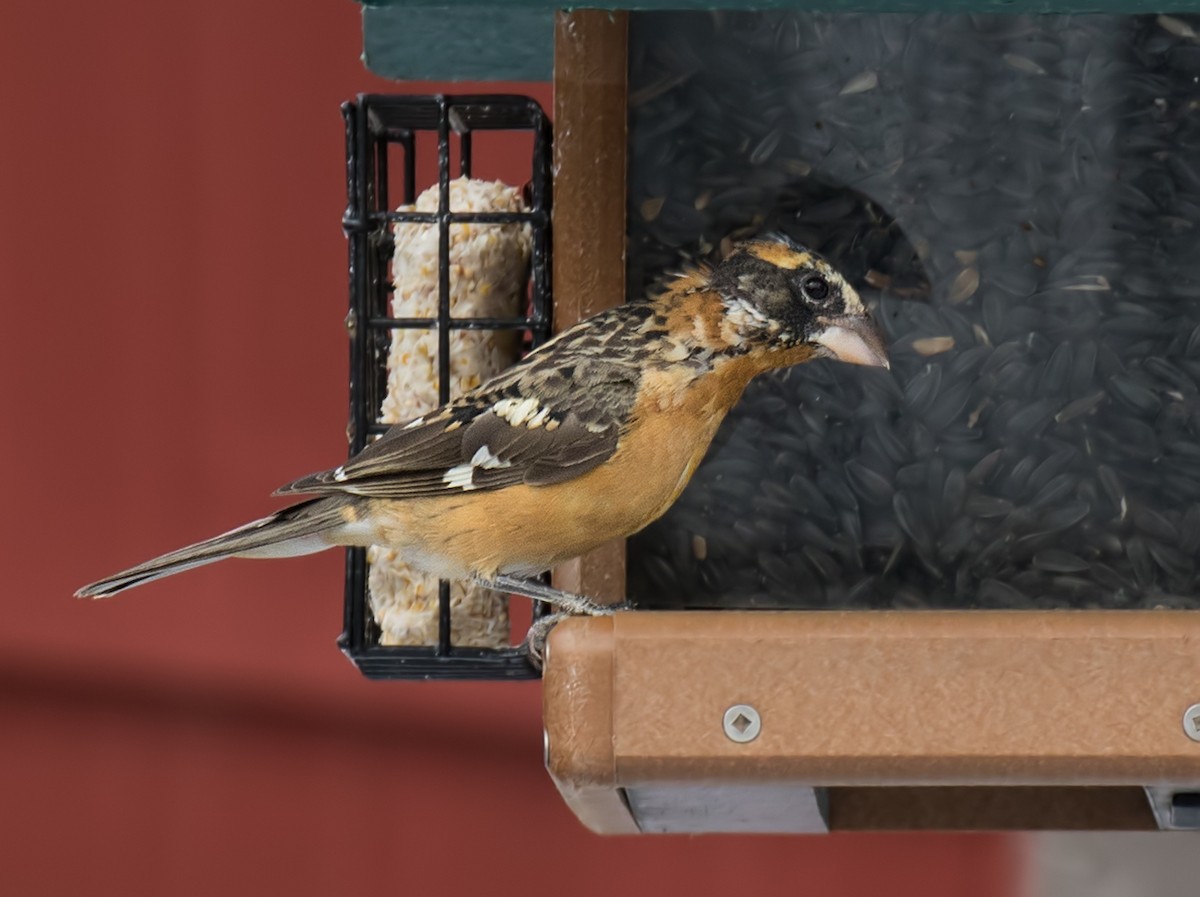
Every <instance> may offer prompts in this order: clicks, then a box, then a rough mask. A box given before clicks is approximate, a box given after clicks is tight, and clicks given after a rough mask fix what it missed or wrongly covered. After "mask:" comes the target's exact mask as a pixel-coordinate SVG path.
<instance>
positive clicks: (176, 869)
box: [0, 0, 1013, 897]
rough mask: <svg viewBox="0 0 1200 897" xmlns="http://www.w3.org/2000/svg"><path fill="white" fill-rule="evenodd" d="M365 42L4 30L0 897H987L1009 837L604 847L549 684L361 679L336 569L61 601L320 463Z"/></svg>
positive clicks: (1003, 870) (327, 424) (168, 25)
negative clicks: (577, 787)
mask: <svg viewBox="0 0 1200 897" xmlns="http://www.w3.org/2000/svg"><path fill="white" fill-rule="evenodd" d="M359 52H360V36H359V20H358V7H357V6H356V5H355V4H354V3H352V2H351V0H322V2H309V3H296V2H294V0H259V2H251V0H204V2H195V3H191V4H174V3H166V2H163V0H125V2H121V3H115V4H94V3H88V2H83V0H66V2H59V3H29V2H27V3H23V4H17V3H7V4H4V5H3V8H0V111H2V112H3V118H2V120H0V163H2V164H0V296H2V297H3V302H4V306H3V307H4V313H5V314H4V322H3V325H2V330H0V408H2V409H3V413H4V417H3V420H4V425H3V436H2V440H0V465H2V469H3V470H4V471H5V472H6V483H5V489H4V492H3V496H4V502H5V507H4V511H5V513H3V514H2V515H0V526H2V527H3V537H4V538H3V545H4V552H3V555H2V560H0V564H2V565H3V580H2V581H3V584H4V588H3V590H2V591H0V603H2V607H0V612H2V616H0V621H2V622H0V892H3V893H5V894H14V895H18V894H19V895H25V894H41V895H57V894H78V893H87V894H89V895H90V897H101V895H107V894H121V895H136V894H155V895H191V894H196V895H201V894H203V895H211V894H215V893H236V894H243V893H288V894H291V895H295V897H302V895H307V894H313V895H316V894H330V893H335V892H336V893H341V894H349V893H354V892H355V891H357V890H360V889H365V888H367V887H371V888H379V887H385V888H387V887H390V888H392V889H394V890H396V891H398V892H401V893H403V892H405V891H407V890H410V889H411V890H412V891H413V892H414V893H434V894H438V893H461V892H465V891H466V890H467V888H468V887H470V888H472V889H479V890H482V889H484V888H487V887H490V886H495V890H496V892H497V893H514V894H516V893H521V894H525V893H529V892H530V891H533V892H536V891H537V890H538V889H539V884H538V882H539V880H540V879H541V878H542V877H543V876H553V877H556V878H558V877H569V878H570V880H571V881H572V884H571V886H570V891H569V892H570V893H572V894H576V895H581V897H582V895H590V894H597V895H599V894H604V895H611V894H613V893H621V894H625V895H636V894H641V893H647V894H648V893H660V892H666V891H667V890H668V889H669V890H670V891H671V892H674V891H676V890H678V889H680V888H681V887H690V886H696V887H698V888H706V887H707V889H715V888H717V887H720V888H722V890H723V891H725V892H727V893H732V892H735V891H736V892H740V893H756V894H785V893H812V894H818V893H819V894H822V895H852V894H853V895H857V894H877V893H888V894H891V895H896V897H902V895H907V894H913V895H917V894H919V895H922V897H936V895H939V894H962V893H967V892H968V891H969V892H970V893H972V894H973V895H980V897H987V895H1001V894H1005V893H1009V892H1010V891H1011V880H1012V870H1011V867H1012V859H1013V856H1012V850H1011V848H1010V842H1007V841H1004V840H1002V839H998V838H987V837H971V836H961V837H922V836H904V837H887V836H877V837H834V838H826V839H779V838H764V839H725V838H711V839H698V840H689V839H682V838H664V839H653V840H651V839H646V840H603V839H599V838H596V837H593V836H592V835H590V834H588V833H587V832H586V831H584V830H583V829H582V828H581V827H580V826H579V825H578V824H577V823H576V822H575V821H574V819H573V818H572V817H571V816H570V814H569V813H568V811H567V810H566V809H565V808H564V807H563V806H562V805H561V803H560V802H559V800H558V798H557V795H556V794H555V792H554V789H553V787H552V786H551V784H550V782H549V781H548V779H547V778H546V776H545V774H544V772H543V770H542V767H541V734H540V729H539V715H538V703H539V690H538V686H537V684H536V683H526V684H519V685H507V684H496V685H490V686H489V685H471V684H455V685H452V684H419V683H411V684H373V683H369V682H367V681H365V680H363V679H361V678H360V677H359V676H358V674H357V673H356V672H355V671H354V670H353V668H352V667H351V666H350V665H349V664H348V663H347V662H346V661H345V660H344V659H343V658H342V657H341V655H340V654H339V653H338V651H337V649H336V647H335V645H334V639H335V637H336V635H337V633H338V631H339V628H340V616H341V582H340V576H341V563H342V559H341V557H340V555H338V554H334V553H329V554H326V555H321V556H315V557H309V558H302V559H297V560H292V561H287V562H279V563H261V562H259V563H254V562H234V563H229V564H223V565H217V566H215V567H210V568H206V569H204V570H200V571H196V572H194V573H191V574H188V575H187V576H184V577H180V578H178V579H174V580H169V581H167V582H164V583H161V584H157V585H155V586H152V587H150V588H147V589H144V590H139V591H137V592H134V593H132V594H130V595H128V596H125V597H122V598H120V599H118V600H114V601H110V602H101V603H83V602H78V601H76V600H74V599H73V598H71V597H70V594H71V592H72V591H73V590H74V589H75V588H77V587H78V586H79V585H81V584H82V583H84V582H85V581H88V580H90V579H93V578H96V577H98V576H100V575H103V574H106V573H109V572H112V571H113V570H114V569H115V568H118V567H120V566H123V565H126V564H129V563H133V562H136V561H139V560H142V559H143V558H144V557H146V556H148V555H149V554H152V553H155V552H158V551H160V550H165V549H169V548H173V547H176V546H177V545H179V544H182V543H184V542H186V541H190V540H192V539H195V538H198V537H202V536H206V535H209V534H211V533H213V532H215V531H217V530H220V529H224V528H227V527H229V526H231V525H233V524H237V523H240V522H242V521H243V520H245V519H248V518H250V517H252V516H257V515H259V514H261V513H262V512H264V511H265V510H267V509H269V508H271V507H274V506H275V505H274V504H273V503H272V501H271V500H269V499H267V498H266V497H265V496H266V495H267V494H268V493H269V492H270V491H271V489H273V488H274V487H275V486H276V485H278V484H279V483H281V482H284V481H286V480H289V479H291V478H293V477H295V476H297V475H300V474H304V473H307V472H310V471H312V470H315V469H319V468H323V467H326V466H329V465H330V464H333V463H336V462H337V461H338V460H339V459H340V458H341V457H342V456H343V453H344V450H345V442H344V437H343V435H342V434H343V427H344V420H345V403H346V386H345V370H346V362H347V354H346V353H347V347H346V340H345V336H344V332H343V330H342V327H341V320H342V316H343V314H344V305H345V294H346V284H345V256H346V248H345V244H344V241H343V238H342V235H341V230H340V225H339V220H340V215H341V212H342V209H343V206H344V194H343V189H344V188H343V181H342V177H343V171H342V155H343V147H342V125H341V120H340V117H339V114H338V104H339V103H340V102H341V101H342V100H343V99H345V98H347V97H350V96H352V95H353V94H354V93H356V92H359V91H366V90H381V89H396V88H395V86H394V85H391V86H389V85H387V84H385V83H383V82H381V81H379V80H378V79H375V78H373V77H371V76H370V75H368V74H367V73H366V72H365V71H364V70H363V69H362V68H361V66H360V63H359V60H358V57H359ZM404 89H414V90H416V89H426V90H427V89H429V86H428V85H425V86H424V87H423V88H422V87H414V86H413V85H405V86H404ZM526 89H530V90H533V91H534V92H535V93H536V95H537V96H538V97H539V98H540V99H541V100H542V101H543V102H544V103H546V104H547V106H548V104H549V96H548V90H547V89H546V88H545V87H543V86H532V87H527V88H526ZM539 852H540V853H541V854H542V855H543V857H544V858H542V859H537V858H536V857H537V855H538V853H539Z"/></svg>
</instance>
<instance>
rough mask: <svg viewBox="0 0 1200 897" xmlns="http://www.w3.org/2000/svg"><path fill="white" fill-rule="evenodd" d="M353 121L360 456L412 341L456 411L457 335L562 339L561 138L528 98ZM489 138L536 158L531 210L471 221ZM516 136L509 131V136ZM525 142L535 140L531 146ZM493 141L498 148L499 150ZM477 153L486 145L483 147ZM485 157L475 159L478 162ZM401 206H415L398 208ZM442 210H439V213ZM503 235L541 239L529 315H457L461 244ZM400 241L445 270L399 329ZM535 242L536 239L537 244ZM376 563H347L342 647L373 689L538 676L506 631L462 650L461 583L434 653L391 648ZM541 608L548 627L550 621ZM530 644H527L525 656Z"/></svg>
mask: <svg viewBox="0 0 1200 897" xmlns="http://www.w3.org/2000/svg"><path fill="white" fill-rule="evenodd" d="M342 111H343V114H344V116H345V121H346V180H347V194H348V200H349V202H348V206H347V210H346V215H345V218H344V222H343V224H344V228H345V231H346V235H347V238H348V240H349V250H350V311H349V314H348V316H347V319H346V326H347V330H348V332H349V334H350V345H351V351H350V422H349V426H348V429H347V436H348V439H349V443H350V453H351V454H352V455H353V454H355V453H357V452H359V451H361V450H362V448H363V447H364V446H366V445H367V444H368V443H369V442H370V441H371V440H372V439H374V438H376V437H377V436H378V435H379V434H381V433H383V432H385V431H386V430H387V429H388V428H389V424H386V423H381V413H382V408H383V406H384V403H385V399H386V397H387V394H388V359H389V349H390V347H391V345H392V343H393V340H394V339H395V338H397V336H398V335H400V334H402V333H405V332H422V331H423V332H425V333H427V334H432V335H433V337H434V338H435V339H436V351H435V352H433V353H431V354H432V355H433V357H434V360H435V369H436V387H437V388H436V393H437V394H436V401H437V403H438V404H442V403H445V402H446V401H448V400H449V399H450V398H451V380H452V370H454V369H455V362H456V359H455V357H454V352H453V343H452V334H454V333H455V332H458V333H460V334H461V333H463V332H464V331H469V332H475V333H480V332H488V333H499V334H507V335H508V336H509V337H510V342H511V343H512V344H513V348H514V351H516V350H517V348H518V347H519V348H524V349H528V348H533V347H536V346H537V345H539V344H540V343H542V342H544V341H545V340H546V339H547V338H548V337H549V335H550V324H551V321H550V316H551V306H550V246H551V244H550V203H551V176H550V164H551V156H550V150H551V129H550V123H549V120H548V119H547V117H546V114H545V112H544V111H543V110H542V108H541V107H540V106H539V105H538V103H537V102H536V101H534V100H532V99H530V98H528V97H524V96H516V95H473V96H442V95H439V96H421V97H408V96H380V95H362V96H359V97H358V98H357V99H356V100H355V101H353V102H349V103H346V104H345V105H344V106H343V107H342ZM479 132H491V133H492V135H493V136H496V137H500V138H511V137H514V136H515V137H517V138H521V139H524V140H527V141H528V142H530V143H531V145H532V151H531V153H530V161H529V169H528V171H527V172H522V174H521V176H522V177H524V178H526V179H527V182H526V183H525V184H524V189H523V197H522V199H523V201H522V202H521V203H520V207H519V210H517V211H511V210H505V211H479V210H471V211H463V210H459V209H456V210H454V211H452V210H451V208H452V182H453V180H454V178H453V177H452V172H453V171H454V169H457V172H458V175H457V176H458V177H459V178H470V177H471V176H472V168H473V162H474V163H476V165H477V166H478V163H480V161H481V160H480V158H473V156H474V157H478V156H479V155H480V153H479V146H478V145H477V142H476V141H475V140H473V138H474V137H481V136H482V135H481V134H480V133H479ZM505 132H508V133H507V134H506V133H505ZM521 135H523V137H521ZM489 139H490V138H489ZM473 144H475V145H473ZM473 151H474V152H473ZM435 160H436V179H435V180H434V181H433V184H432V185H431V187H430V190H432V191H433V192H429V191H426V192H425V193H424V194H422V198H425V199H428V200H431V201H427V202H425V203H420V202H418V181H419V179H420V175H421V174H422V173H423V172H426V171H429V170H431V165H430V163H432V162H434V161H435ZM396 194H402V195H400V196H397V195H396ZM431 206H432V207H433V209H432V210H425V209H428V208H430V207H431ZM464 225H467V226H470V227H477V228H481V229H484V230H486V229H487V228H489V227H490V228H492V230H493V232H496V229H497V228H498V227H499V226H504V225H508V226H509V228H510V231H511V230H512V228H513V226H521V227H522V228H526V227H527V228H528V231H527V233H528V238H529V252H528V264H527V267H526V268H525V269H523V270H522V272H521V276H522V277H523V278H524V281H523V286H522V287H520V289H519V293H518V295H517V297H516V298H517V305H516V313H515V314H511V315H503V316H480V315H469V316H467V315H462V316H457V317H456V316H455V315H454V314H452V278H453V277H460V278H461V277H463V276H464V271H463V270H462V266H461V265H458V266H457V267H456V266H455V265H454V264H452V261H451V242H452V228H455V229H457V230H455V231H453V233H463V232H464V228H463V226H464ZM398 226H399V228H407V229H408V232H418V233H421V234H422V236H423V237H430V238H432V237H433V236H434V234H436V254H435V258H436V264H435V265H432V266H431V270H429V271H428V272H426V276H427V279H428V282H429V283H428V287H429V291H430V295H431V296H432V295H436V314H435V315H432V316H424V317H403V318H401V317H394V316H393V307H392V303H391V299H392V296H393V292H394V290H395V287H394V285H393V275H394V274H395V271H393V270H392V267H391V266H392V265H393V250H394V244H395V242H396V236H395V235H396V234H397V233H398ZM524 232H525V231H524V230H523V233H524ZM369 569H370V568H369V564H368V552H367V550H366V549H361V548H352V549H349V550H348V551H347V559H346V590H345V622H344V631H343V633H342V636H341V638H340V639H339V646H340V647H341V649H342V650H343V652H344V653H345V654H346V655H347V656H348V657H349V658H350V660H351V661H352V662H353V663H354V664H355V665H356V666H357V667H358V668H359V670H360V671H361V672H362V673H363V674H364V675H365V676H367V677H369V678H374V679H526V678H535V677H536V676H538V672H537V670H536V668H535V667H534V666H533V665H532V664H531V663H530V662H529V657H528V651H527V649H526V648H525V646H524V645H523V644H521V643H520V642H521V638H520V636H521V635H522V633H521V631H520V627H515V628H514V630H513V631H514V632H516V637H515V638H514V637H513V636H512V635H511V634H510V633H509V631H508V625H507V620H506V621H505V625H504V630H505V631H504V644H503V645H501V646H494V647H470V646H465V645H463V644H462V643H461V641H460V639H459V638H457V637H456V630H455V624H454V615H453V614H452V593H451V584H450V583H448V582H445V581H442V582H440V583H438V585H437V593H436V621H435V626H434V629H435V631H434V633H433V636H432V637H431V638H430V639H429V640H428V643H426V644H421V645H412V644H404V645H395V644H383V643H382V642H381V627H380V624H379V623H378V622H377V620H376V618H375V616H374V614H373V612H372V608H371V604H370V597H369V595H368V579H369ZM543 612H544V611H543V609H542V608H534V611H533V613H534V616H535V617H536V616H538V615H540V614H541V613H543ZM514 641H516V642H517V644H513V642H514Z"/></svg>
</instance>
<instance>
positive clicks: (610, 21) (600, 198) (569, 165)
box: [554, 10, 629, 603]
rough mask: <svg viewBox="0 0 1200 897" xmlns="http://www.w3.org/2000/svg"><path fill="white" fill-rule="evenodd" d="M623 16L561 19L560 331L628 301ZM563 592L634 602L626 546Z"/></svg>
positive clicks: (583, 569) (574, 573)
mask: <svg viewBox="0 0 1200 897" xmlns="http://www.w3.org/2000/svg"><path fill="white" fill-rule="evenodd" d="M627 22H628V15H627V14H626V13H623V12H607V11H601V10H578V11H576V12H570V13H559V14H558V17H557V20H556V28H555V36H554V161H555V176H554V326H555V329H556V330H562V329H564V328H566V327H570V326H571V325H572V324H574V323H575V322H576V321H579V320H581V319H583V318H586V317H588V316H589V315H593V314H595V313H596V312H598V311H603V310H604V309H606V308H611V307H612V306H614V305H620V304H621V303H622V302H624V301H625V160H626V140H625V130H626V108H625V96H626V75H627V72H628V67H629V63H628V50H627V43H626V26H627ZM554 584H555V585H556V586H557V587H558V588H560V589H566V590H567V591H570V592H576V593H579V594H584V595H588V596H590V597H592V598H595V599H597V600H600V601H606V602H609V603H616V602H619V601H622V600H624V598H625V543H624V541H623V540H622V541H620V542H614V543H611V544H609V545H605V546H603V547H601V548H598V549H596V550H595V551H593V552H591V553H590V554H588V555H586V556H584V557H582V558H580V559H578V560H574V561H571V562H569V563H566V564H563V565H562V566H560V567H559V568H558V569H556V570H555V571H554Z"/></svg>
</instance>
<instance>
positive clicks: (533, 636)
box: [475, 574, 631, 670]
mask: <svg viewBox="0 0 1200 897" xmlns="http://www.w3.org/2000/svg"><path fill="white" fill-rule="evenodd" d="M475 582H476V583H478V584H479V585H481V586H483V587H484V588H488V589H495V590H496V591H497V592H509V593H510V594H513V595H521V596H523V597H525V598H533V599H534V600H535V601H545V602H546V603H547V604H551V605H553V606H554V607H555V608H557V610H555V612H554V613H552V614H547V615H546V616H544V617H541V618H539V619H537V620H534V621H533V625H532V626H530V627H529V632H528V633H527V634H526V635H525V647H526V648H527V649H528V650H529V659H530V661H531V662H532V663H533V665H534V666H535V667H537V668H538V669H539V670H540V669H541V668H542V661H543V659H544V658H545V655H546V639H547V638H548V637H549V636H550V630H551V629H553V628H554V627H555V626H557V625H558V624H559V623H560V622H561V621H562V620H564V619H566V618H567V617H575V616H585V617H610V616H612V615H613V614H614V613H617V612H618V611H625V610H630V609H631V605H630V604H629V602H628V601H623V602H621V603H620V604H601V603H600V602H599V601H595V600H593V599H591V598H585V597H584V596H583V595H576V594H575V593H574V592H564V591H563V590H562V589H556V588H554V587H553V586H548V585H546V584H545V583H544V582H538V581H537V580H533V579H520V578H518V577H515V576H507V575H505V574H500V575H498V576H496V577H494V578H492V579H484V578H482V577H477V578H476V580H475Z"/></svg>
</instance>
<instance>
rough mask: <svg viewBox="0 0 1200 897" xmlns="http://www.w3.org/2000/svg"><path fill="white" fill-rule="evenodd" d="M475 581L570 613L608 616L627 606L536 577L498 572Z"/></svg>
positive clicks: (498, 590)
mask: <svg viewBox="0 0 1200 897" xmlns="http://www.w3.org/2000/svg"><path fill="white" fill-rule="evenodd" d="M475 582H476V583H478V584H479V585H481V586H483V587H484V588H486V589H495V590H496V591H497V592H508V593H510V594H513V595H522V596H524V597H526V598H533V599H534V600H535V601H545V602H546V603H547V604H552V605H554V606H555V607H556V608H558V609H559V610H561V611H565V612H567V613H569V614H582V615H584V616H587V617H607V616H610V615H611V614H612V613H613V612H614V611H617V610H624V609H626V607H627V605H612V604H601V603H600V602H599V601H594V600H592V599H591V598H585V597H584V596H583V595H576V594H575V593H574V592H564V591H563V590H562V589H556V588H554V586H548V585H546V584H545V583H544V582H538V581H537V580H536V579H521V578H520V577H517V576H509V575H507V574H505V573H500V574H497V575H496V576H494V577H492V578H491V579H486V578H484V577H482V576H477V577H476V578H475Z"/></svg>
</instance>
